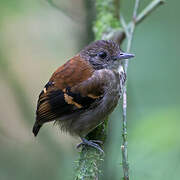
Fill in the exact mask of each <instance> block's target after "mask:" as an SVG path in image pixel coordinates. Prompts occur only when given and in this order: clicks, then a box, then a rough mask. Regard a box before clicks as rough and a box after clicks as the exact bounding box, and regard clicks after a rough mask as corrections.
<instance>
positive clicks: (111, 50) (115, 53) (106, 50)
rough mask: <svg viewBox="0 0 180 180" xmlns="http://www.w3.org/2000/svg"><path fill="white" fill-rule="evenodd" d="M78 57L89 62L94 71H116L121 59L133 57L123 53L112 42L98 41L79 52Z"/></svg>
mask: <svg viewBox="0 0 180 180" xmlns="http://www.w3.org/2000/svg"><path fill="white" fill-rule="evenodd" d="M80 56H81V57H82V58H83V59H85V60H87V61H89V63H90V64H91V65H92V66H93V68H94V69H96V70H99V69H105V68H106V69H116V68H118V64H119V63H120V61H121V60H123V59H129V58H132V57H134V55H133V54H129V53H125V52H123V51H122V50H121V49H120V48H119V46H118V44H117V43H115V42H114V41H112V40H98V41H95V42H93V43H91V44H90V45H88V46H87V47H85V48H84V49H83V50H81V51H80Z"/></svg>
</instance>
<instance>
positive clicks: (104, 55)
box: [98, 51, 107, 59]
mask: <svg viewBox="0 0 180 180" xmlns="http://www.w3.org/2000/svg"><path fill="white" fill-rule="evenodd" d="M98 56H99V57H100V58H101V59H105V58H106V56H107V53H106V52H104V51H101V52H100V53H99V54H98Z"/></svg>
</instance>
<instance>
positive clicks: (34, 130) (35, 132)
mask: <svg viewBox="0 0 180 180" xmlns="http://www.w3.org/2000/svg"><path fill="white" fill-rule="evenodd" d="M41 126H42V125H40V124H38V123H37V122H35V124H34V126H33V130H32V132H33V134H34V136H37V134H38V132H39V130H40V128H41Z"/></svg>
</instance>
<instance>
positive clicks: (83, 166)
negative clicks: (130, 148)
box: [74, 0, 162, 180]
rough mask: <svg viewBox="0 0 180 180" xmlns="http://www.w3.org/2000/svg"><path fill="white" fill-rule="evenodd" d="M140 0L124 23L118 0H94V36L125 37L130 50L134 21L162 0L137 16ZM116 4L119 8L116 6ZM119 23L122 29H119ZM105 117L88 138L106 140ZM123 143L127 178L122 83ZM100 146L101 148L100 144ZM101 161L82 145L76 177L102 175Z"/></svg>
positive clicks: (95, 179)
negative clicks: (128, 21) (120, 14)
mask: <svg viewBox="0 0 180 180" xmlns="http://www.w3.org/2000/svg"><path fill="white" fill-rule="evenodd" d="M139 1H140V0H136V1H135V6H134V11H133V17H132V21H131V22H130V23H128V25H127V24H126V23H125V21H124V19H123V17H122V16H121V24H120V22H119V19H118V17H119V15H117V12H118V10H119V5H120V4H119V2H118V0H96V12H97V13H96V15H97V16H96V21H95V24H94V28H93V30H94V33H95V39H96V40H98V39H114V40H116V41H117V42H120V43H122V42H123V40H124V38H125V37H127V41H128V42H127V52H129V51H130V49H131V44H132V39H133V34H134V29H135V25H136V23H139V22H141V21H142V20H143V19H144V18H145V17H146V16H147V15H148V14H150V12H151V11H152V10H153V9H155V7H157V6H158V5H159V4H160V3H161V2H162V0H154V1H153V2H152V3H150V8H149V7H147V8H145V10H144V11H142V12H141V13H140V14H139V15H137V11H138V7H139ZM117 4H118V7H117V6H115V5H117ZM121 25H122V26H123V28H124V29H123V28H121ZM124 69H125V72H126V73H127V69H128V61H125V63H124ZM107 121H108V119H107V120H106V121H105V122H104V123H103V124H102V125H100V126H98V127H97V128H96V129H95V130H93V131H92V132H91V133H90V134H88V136H87V137H86V138H87V139H98V140H101V141H103V142H105V140H106V129H107ZM122 137H123V142H122V146H121V150H122V164H123V172H124V180H129V165H128V154H127V89H126V86H125V89H124V92H123V133H122ZM102 148H103V147H102ZM103 161H104V155H103V154H102V153H101V152H99V151H97V150H96V149H94V148H91V147H83V148H82V151H81V152H80V158H79V160H78V161H77V164H76V172H75V173H76V174H75V178H74V179H75V180H98V179H99V175H100V174H101V167H102V166H101V165H102V162H103Z"/></svg>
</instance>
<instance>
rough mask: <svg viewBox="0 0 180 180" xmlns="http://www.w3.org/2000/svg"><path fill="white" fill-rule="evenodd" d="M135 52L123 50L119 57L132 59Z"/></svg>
mask: <svg viewBox="0 0 180 180" xmlns="http://www.w3.org/2000/svg"><path fill="white" fill-rule="evenodd" d="M133 57H134V54H129V53H125V52H121V53H120V54H119V55H118V56H117V59H118V60H121V59H130V58H133Z"/></svg>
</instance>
